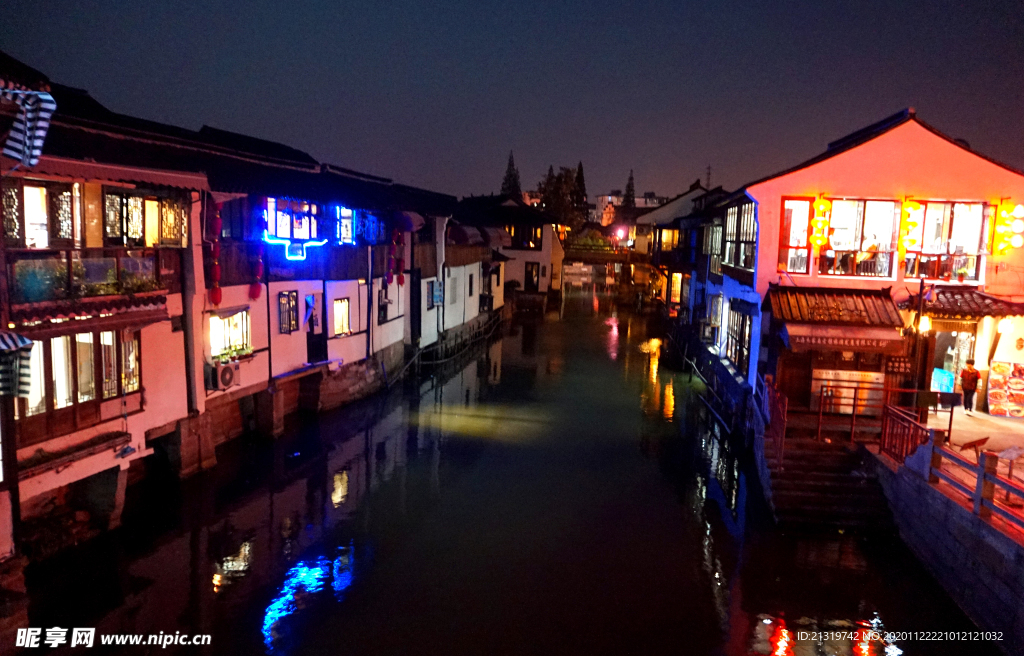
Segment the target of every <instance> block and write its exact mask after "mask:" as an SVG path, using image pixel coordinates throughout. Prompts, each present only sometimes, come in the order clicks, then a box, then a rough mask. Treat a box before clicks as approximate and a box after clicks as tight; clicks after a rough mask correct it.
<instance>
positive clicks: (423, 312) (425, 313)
mask: <svg viewBox="0 0 1024 656" xmlns="http://www.w3.org/2000/svg"><path fill="white" fill-rule="evenodd" d="M430 282H437V278H427V279H425V280H421V281H420V286H421V289H420V317H421V322H422V326H421V327H420V346H421V347H422V346H430V345H431V344H433V343H434V342H436V341H437V321H438V319H437V315H438V312H439V311H440V308H438V306H436V305H435V306H434V307H432V308H430V309H429V310H428V309H427V305H428V304H427V301H428V299H427V294H428V293H429V291H428V283H430Z"/></svg>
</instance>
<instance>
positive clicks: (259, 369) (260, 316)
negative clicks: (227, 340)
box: [143, 285, 276, 408]
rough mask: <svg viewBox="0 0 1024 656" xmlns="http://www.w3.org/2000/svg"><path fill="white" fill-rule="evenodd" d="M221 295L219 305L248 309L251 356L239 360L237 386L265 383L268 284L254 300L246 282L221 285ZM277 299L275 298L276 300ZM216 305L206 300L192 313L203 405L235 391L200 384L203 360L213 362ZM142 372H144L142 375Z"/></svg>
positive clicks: (267, 374)
mask: <svg viewBox="0 0 1024 656" xmlns="http://www.w3.org/2000/svg"><path fill="white" fill-rule="evenodd" d="M222 293H223V297H222V300H221V304H220V306H219V307H221V308H225V309H226V308H233V307H248V308H249V331H250V337H251V339H252V348H253V356H252V357H251V358H246V359H244V360H241V361H240V362H239V363H238V379H237V380H238V385H239V387H249V386H250V385H255V384H257V383H262V384H266V382H267V381H268V380H269V378H270V369H269V366H270V365H269V360H270V354H269V352H268V348H267V347H268V346H269V344H270V342H269V339H268V333H267V287H266V285H264V286H263V288H262V290H261V291H260V297H259V298H258V299H256V300H252V299H250V298H249V285H232V286H230V287H223V288H222ZM206 298H207V295H206V293H199V294H196V300H197V301H199V300H205V299H206ZM275 301H276V299H275ZM214 309H215V308H214V307H213V306H212V305H210V304H209V301H207V302H206V307H204V308H201V309H197V310H196V312H195V314H196V316H197V317H198V318H199V321H200V326H201V332H199V333H198V334H197V335H196V346H197V348H198V349H201V351H200V355H199V356H198V357H197V358H196V359H197V360H198V362H199V367H198V368H199V376H198V377H197V378H196V386H197V387H198V388H199V389H198V390H197V392H198V394H197V396H198V397H199V399H200V401H201V405H202V407H203V408H205V407H206V401H209V400H211V399H214V398H216V397H218V396H222V395H224V394H229V393H231V392H235V391H237V390H238V387H235V388H232V389H231V390H228V391H226V392H218V391H207V390H205V389H204V388H205V385H204V383H203V363H205V362H212V358H211V355H210V311H212V310H214ZM143 375H145V374H143Z"/></svg>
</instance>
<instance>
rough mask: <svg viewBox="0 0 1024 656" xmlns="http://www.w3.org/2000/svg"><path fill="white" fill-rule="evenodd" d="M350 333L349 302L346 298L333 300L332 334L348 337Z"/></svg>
mask: <svg viewBox="0 0 1024 656" xmlns="http://www.w3.org/2000/svg"><path fill="white" fill-rule="evenodd" d="M351 332H352V327H351V324H350V323H349V300H348V299H347V298H336V299H334V334H335V335H348V334H349V333H351Z"/></svg>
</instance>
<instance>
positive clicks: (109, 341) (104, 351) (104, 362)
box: [100, 330, 117, 399]
mask: <svg viewBox="0 0 1024 656" xmlns="http://www.w3.org/2000/svg"><path fill="white" fill-rule="evenodd" d="M114 344H115V342H114V332H113V331H111V330H108V331H106V332H102V333H100V370H101V371H102V373H103V398H104V399H112V398H114V397H115V396H117V347H116V346H115V345H114Z"/></svg>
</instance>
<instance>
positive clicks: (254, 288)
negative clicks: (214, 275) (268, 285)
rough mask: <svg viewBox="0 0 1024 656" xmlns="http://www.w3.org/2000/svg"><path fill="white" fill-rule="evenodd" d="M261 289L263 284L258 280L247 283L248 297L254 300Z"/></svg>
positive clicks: (258, 295)
mask: <svg viewBox="0 0 1024 656" xmlns="http://www.w3.org/2000/svg"><path fill="white" fill-rule="evenodd" d="M218 289H219V288H218ZM262 291H263V285H261V284H260V283H258V282H254V283H251V284H250V285H249V298H250V299H251V300H254V301H255V300H256V299H258V298H259V297H260V292H262Z"/></svg>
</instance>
